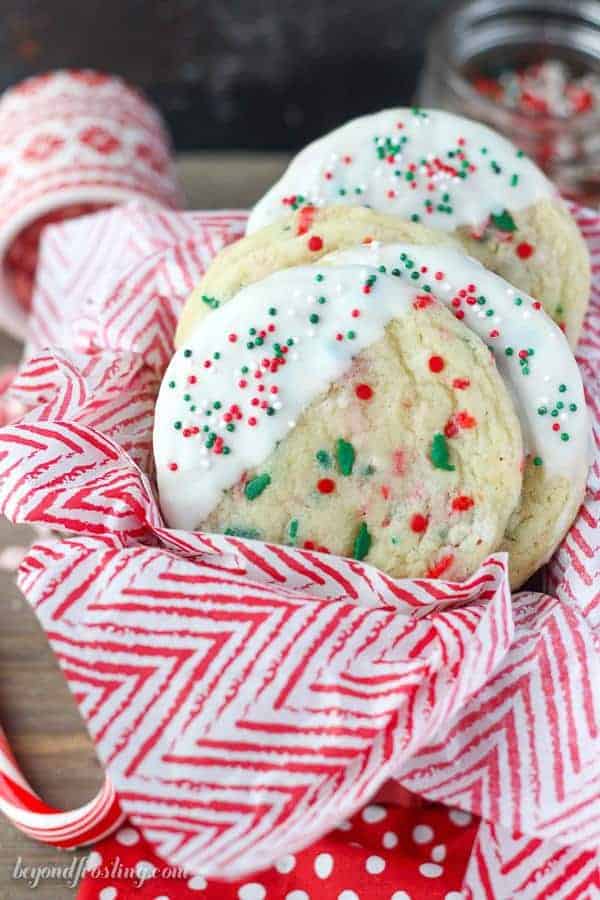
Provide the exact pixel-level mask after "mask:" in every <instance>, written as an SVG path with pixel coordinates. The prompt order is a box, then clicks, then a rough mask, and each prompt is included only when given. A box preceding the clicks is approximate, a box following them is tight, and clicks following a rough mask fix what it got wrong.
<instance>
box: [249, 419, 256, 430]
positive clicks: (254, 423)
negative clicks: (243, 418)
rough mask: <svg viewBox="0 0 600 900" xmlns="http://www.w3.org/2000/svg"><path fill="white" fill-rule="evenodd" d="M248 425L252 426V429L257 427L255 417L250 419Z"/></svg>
mask: <svg viewBox="0 0 600 900" xmlns="http://www.w3.org/2000/svg"><path fill="white" fill-rule="evenodd" d="M248 425H252V427H254V425H256V419H255V418H254V416H250V418H249V419H248Z"/></svg>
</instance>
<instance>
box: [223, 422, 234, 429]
mask: <svg viewBox="0 0 600 900" xmlns="http://www.w3.org/2000/svg"><path fill="white" fill-rule="evenodd" d="M225 428H226V429H227V431H235V425H234V424H233V422H229V423H228V424H227V425H226V426H225Z"/></svg>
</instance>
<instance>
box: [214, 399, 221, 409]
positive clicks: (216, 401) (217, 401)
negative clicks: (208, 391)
mask: <svg viewBox="0 0 600 900" xmlns="http://www.w3.org/2000/svg"><path fill="white" fill-rule="evenodd" d="M213 409H221V401H220V400H215V402H214V403H213Z"/></svg>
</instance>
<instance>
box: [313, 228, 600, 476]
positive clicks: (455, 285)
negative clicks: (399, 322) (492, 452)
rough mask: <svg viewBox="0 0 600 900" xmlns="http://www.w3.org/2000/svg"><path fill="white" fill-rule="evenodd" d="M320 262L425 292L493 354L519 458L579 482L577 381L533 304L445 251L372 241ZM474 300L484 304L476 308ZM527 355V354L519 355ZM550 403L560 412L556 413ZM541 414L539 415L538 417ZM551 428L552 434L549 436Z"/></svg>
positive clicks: (559, 337)
mask: <svg viewBox="0 0 600 900" xmlns="http://www.w3.org/2000/svg"><path fill="white" fill-rule="evenodd" d="M403 255H404V258H403ZM321 263H326V264H331V265H335V266H338V265H341V264H361V265H367V266H372V267H374V268H379V266H382V265H383V266H385V268H386V271H387V272H388V273H390V274H391V273H396V277H398V280H400V281H402V282H403V283H408V282H410V283H412V284H413V285H415V287H416V289H417V290H418V286H419V285H420V286H421V289H422V287H423V285H428V286H430V287H431V289H432V292H433V293H434V294H435V297H436V298H437V299H438V300H440V301H441V302H442V303H444V304H445V305H446V306H448V307H449V308H450V309H451V310H452V311H453V312H454V313H455V314H456V313H458V315H459V317H460V318H461V319H462V321H463V322H464V323H465V324H466V325H467V326H468V327H469V328H470V329H471V330H472V331H474V332H476V334H478V335H479V336H480V337H481V338H482V340H483V341H484V342H485V343H486V344H487V345H488V346H489V348H490V350H491V351H492V353H493V354H494V356H495V359H496V364H497V366H498V370H499V372H500V374H501V375H502V376H503V378H504V381H505V383H506V385H507V386H508V388H509V390H510V392H511V394H512V396H513V400H514V403H515V409H516V411H517V414H518V416H519V419H520V422H521V429H522V432H523V443H524V447H525V450H526V452H527V453H530V454H531V455H532V456H533V457H539V458H540V459H542V464H543V466H544V471H545V472H547V473H548V474H562V475H565V476H567V477H569V478H572V479H573V480H576V481H579V480H580V478H581V475H582V473H585V471H586V470H587V465H588V449H589V434H590V424H589V418H588V413H587V408H586V405H585V399H584V394H583V385H582V381H581V375H580V373H579V369H578V367H577V363H576V362H575V358H574V356H573V353H572V352H571V349H570V347H569V344H568V342H567V340H566V338H565V336H564V334H563V333H562V331H561V330H560V328H559V327H558V326H557V325H555V324H554V322H553V321H552V319H550V317H549V316H548V315H546V313H545V312H544V311H543V309H542V307H541V304H540V303H539V302H537V301H535V300H533V299H532V298H531V297H529V296H528V295H527V294H524V293H523V292H522V291H519V290H517V289H516V288H514V287H512V286H511V285H510V284H509V283H508V282H507V281H505V280H504V279H503V278H500V276H498V275H495V274H494V273H493V272H490V271H489V270H488V269H486V268H485V267H484V266H482V265H481V263H479V262H478V261H477V260H475V259H473V258H472V257H470V256H466V255H464V254H462V253H460V252H459V251H457V250H454V249H452V248H450V247H429V246H418V245H413V244H385V245H382V244H379V243H377V242H375V241H374V242H372V243H371V244H369V245H361V246H360V247H355V248H353V249H350V250H340V251H338V252H335V253H330V254H328V255H327V256H326V257H324V258H323V259H322V260H321ZM423 267H426V272H422V271H421V270H422V268H423ZM413 273H416V274H417V275H418V277H417V278H416V279H415V278H414V277H413ZM469 286H471V288H474V290H473V289H471V290H469ZM461 291H464V296H460V292H461ZM480 297H483V298H484V300H485V302H484V303H480V302H477V300H478V298H480ZM529 350H533V354H532V355H530V356H527V357H526V358H525V359H523V358H522V356H519V353H521V354H523V353H524V352H525V351H529ZM507 351H508V353H509V355H507ZM525 370H526V371H525ZM563 386H564V387H563ZM557 403H558V404H562V407H559V408H556V404H557ZM573 405H574V406H575V407H576V408H575V409H571V407H572V406H573ZM543 409H546V410H547V412H546V413H543V414H541V412H540V411H541V410H543ZM553 410H554V411H555V412H556V414H555V415H553V414H552V413H553ZM556 424H558V425H559V426H560V428H559V429H556V430H554V426H555V425H556ZM565 434H566V435H568V439H565V438H563V437H562V436H563V435H565Z"/></svg>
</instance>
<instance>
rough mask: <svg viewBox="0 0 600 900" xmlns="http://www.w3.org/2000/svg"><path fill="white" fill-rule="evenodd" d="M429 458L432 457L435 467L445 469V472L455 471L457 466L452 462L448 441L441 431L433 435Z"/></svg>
mask: <svg viewBox="0 0 600 900" xmlns="http://www.w3.org/2000/svg"><path fill="white" fill-rule="evenodd" d="M429 458H430V459H431V462H432V463H433V466H434V468H436V469H443V470H444V471H445V472H454V469H455V466H453V465H451V464H450V452H449V450H448V442H447V440H446V438H445V436H444V435H443V434H441V432H438V434H434V436H433V440H432V442H431V452H430V454H429Z"/></svg>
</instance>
